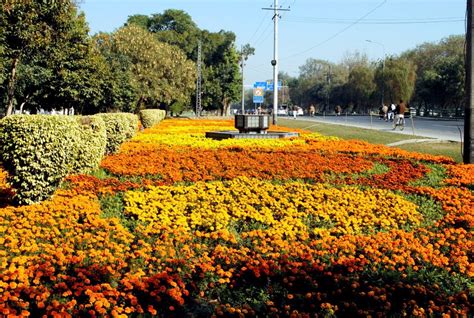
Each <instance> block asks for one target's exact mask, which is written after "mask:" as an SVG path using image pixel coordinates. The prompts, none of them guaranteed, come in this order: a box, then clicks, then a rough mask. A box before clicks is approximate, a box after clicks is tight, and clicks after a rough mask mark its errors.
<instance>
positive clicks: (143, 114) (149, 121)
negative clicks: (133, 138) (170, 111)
mask: <svg viewBox="0 0 474 318" xmlns="http://www.w3.org/2000/svg"><path fill="white" fill-rule="evenodd" d="M165 116H166V111H164V110H162V109H142V110H141V111H140V119H141V121H142V125H143V127H145V128H149V127H152V126H154V125H156V124H158V123H159V122H160V121H162V120H163V119H164V118H165Z"/></svg>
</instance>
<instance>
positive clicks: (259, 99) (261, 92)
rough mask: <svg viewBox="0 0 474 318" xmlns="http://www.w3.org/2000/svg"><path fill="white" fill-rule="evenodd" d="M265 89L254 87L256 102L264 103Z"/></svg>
mask: <svg viewBox="0 0 474 318" xmlns="http://www.w3.org/2000/svg"><path fill="white" fill-rule="evenodd" d="M264 92H265V89H264V88H263V87H255V88H254V89H253V102H254V103H255V104H262V103H263V95H264V94H265V93H264Z"/></svg>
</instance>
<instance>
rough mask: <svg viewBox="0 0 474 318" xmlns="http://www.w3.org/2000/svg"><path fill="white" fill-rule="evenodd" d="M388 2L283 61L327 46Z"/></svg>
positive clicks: (384, 0)
mask: <svg viewBox="0 0 474 318" xmlns="http://www.w3.org/2000/svg"><path fill="white" fill-rule="evenodd" d="M386 2H387V0H383V1H382V2H381V3H379V4H378V5H377V6H376V7H375V8H373V9H372V10H370V11H369V12H367V13H366V14H364V15H363V16H362V17H360V18H359V19H357V20H356V21H355V22H353V23H351V24H349V25H348V26H346V27H345V28H343V29H341V30H340V31H338V32H336V33H334V34H333V35H332V36H330V37H329V38H327V39H326V40H324V41H322V42H319V43H318V44H316V45H314V46H312V47H310V48H308V49H306V50H304V51H301V52H299V53H295V54H292V55H289V56H286V57H284V58H282V60H284V59H289V58H291V57H294V56H298V55H301V54H304V53H307V52H309V51H311V50H313V49H315V48H317V47H318V46H321V45H323V44H326V43H327V42H329V41H331V40H332V39H334V38H336V37H337V36H339V35H340V34H342V33H344V32H345V31H347V30H349V29H350V28H351V27H353V26H354V25H356V24H358V23H359V22H360V21H362V20H364V19H365V18H366V17H367V16H369V15H370V14H371V13H373V12H375V11H376V10H378V9H379V8H380V7H382V6H383V5H384V4H385V3H386Z"/></svg>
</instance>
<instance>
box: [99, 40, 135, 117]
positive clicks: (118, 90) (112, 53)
mask: <svg viewBox="0 0 474 318" xmlns="http://www.w3.org/2000/svg"><path fill="white" fill-rule="evenodd" d="M93 45H94V47H95V48H96V50H98V51H99V52H100V54H101V55H102V57H103V58H104V60H105V63H106V65H107V70H106V72H105V74H104V82H105V83H104V99H103V100H102V107H101V111H103V112H109V111H117V112H134V111H135V106H136V101H137V94H138V92H137V91H135V89H134V87H133V85H132V76H133V74H132V71H131V67H130V59H129V58H128V56H126V55H124V54H121V53H120V52H118V51H117V50H116V48H115V45H114V41H113V35H112V34H109V33H98V34H96V35H94V37H93Z"/></svg>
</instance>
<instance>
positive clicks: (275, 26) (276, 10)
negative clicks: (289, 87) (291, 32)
mask: <svg viewBox="0 0 474 318" xmlns="http://www.w3.org/2000/svg"><path fill="white" fill-rule="evenodd" d="M262 9H263V10H272V11H273V60H272V62H271V64H272V66H273V116H272V117H273V125H276V124H277V112H278V19H280V18H281V17H280V14H279V12H280V11H290V9H282V8H281V7H278V0H274V3H273V8H262Z"/></svg>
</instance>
